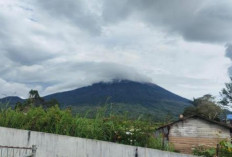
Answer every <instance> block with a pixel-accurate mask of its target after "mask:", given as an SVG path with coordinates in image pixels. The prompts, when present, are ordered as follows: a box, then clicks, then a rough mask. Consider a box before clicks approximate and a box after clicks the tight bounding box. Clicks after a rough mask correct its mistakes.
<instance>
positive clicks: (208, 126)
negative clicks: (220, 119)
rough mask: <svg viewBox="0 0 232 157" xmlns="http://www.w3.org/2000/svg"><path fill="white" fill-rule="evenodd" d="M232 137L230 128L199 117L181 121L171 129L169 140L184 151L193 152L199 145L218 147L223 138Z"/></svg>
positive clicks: (177, 148) (176, 147)
mask: <svg viewBox="0 0 232 157" xmlns="http://www.w3.org/2000/svg"><path fill="white" fill-rule="evenodd" d="M230 138H231V137H230V129H229V128H226V127H223V126H220V125H217V124H213V123H210V122H208V121H205V120H203V119H198V118H189V119H186V120H184V121H180V122H178V123H176V124H174V125H172V126H171V127H170V130H169V141H170V142H171V143H173V144H174V147H175V149H176V150H179V151H180V152H183V153H191V152H192V151H193V148H195V147H197V146H199V145H203V146H206V147H216V146H217V144H218V143H219V142H220V141H221V140H223V139H230Z"/></svg>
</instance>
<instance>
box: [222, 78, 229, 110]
mask: <svg viewBox="0 0 232 157" xmlns="http://www.w3.org/2000/svg"><path fill="white" fill-rule="evenodd" d="M220 95H221V98H222V99H221V101H220V103H221V104H222V105H224V106H227V105H228V104H230V103H232V77H230V82H229V83H225V88H223V89H222V91H221V92H220Z"/></svg>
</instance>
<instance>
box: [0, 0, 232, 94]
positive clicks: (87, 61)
mask: <svg viewBox="0 0 232 157" xmlns="http://www.w3.org/2000/svg"><path fill="white" fill-rule="evenodd" d="M180 4H181V5H180ZM216 4H218V5H216ZM231 7H232V4H231V2H230V1H228V0H226V1H224V2H221V1H218V0H217V1H214V2H212V1H207V0H204V1H200V0H199V1H198V0H197V1H194V2H189V1H183V0H178V1H175V2H174V1H173V2H170V1H169V2H167V1H166V0H164V1H161V0H155V1H150V0H145V1H141V0H136V1H133V2H132V1H130V0H129V1H114V0H113V1H105V0H94V1H83V0H78V1H74V0H68V1H60V0H59V1H44V0H41V1H37V0H33V1H28V0H23V1H19V0H10V1H3V0H0V25H1V29H0V82H1V84H2V86H0V95H2V94H6V95H19V96H23V97H26V96H27V92H28V91H29V90H30V89H31V88H37V89H39V90H40V93H41V94H42V95H45V94H50V93H53V92H59V91H63V90H69V89H74V88H78V87H82V86H85V85H89V84H91V83H94V82H98V81H109V80H112V79H132V80H135V81H151V82H153V83H156V84H158V85H161V86H162V87H165V88H166V89H168V90H171V91H173V92H175V93H177V94H179V95H181V96H185V97H187V98H192V97H198V96H201V95H203V94H206V93H212V94H215V95H216V94H218V92H219V91H220V89H221V88H222V87H223V85H224V82H226V81H228V76H227V69H228V68H229V67H230V64H231V63H230V60H229V59H228V58H226V57H225V56H224V55H225V54H224V51H225V47H224V45H225V43H229V40H231V36H232V31H231V29H230V26H231V24H232V19H231V17H232V14H231V12H230V9H231ZM221 9H223V10H225V11H224V12H221V11H220V10H221ZM227 56H228V54H227ZM3 85H4V86H3ZM14 92H17V93H15V94H14ZM19 92H20V93H19ZM0 97H2V96H0Z"/></svg>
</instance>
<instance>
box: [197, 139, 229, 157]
mask: <svg viewBox="0 0 232 157" xmlns="http://www.w3.org/2000/svg"><path fill="white" fill-rule="evenodd" d="M217 149H218V150H217ZM217 151H218V156H220V157H231V156H232V144H231V142H230V141H229V140H222V141H221V142H219V144H218V147H217V148H213V147H205V146H198V147H196V148H194V149H193V154H194V155H198V156H203V157H214V156H216V152H217Z"/></svg>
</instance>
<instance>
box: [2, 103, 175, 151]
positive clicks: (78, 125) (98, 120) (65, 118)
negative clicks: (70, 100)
mask: <svg viewBox="0 0 232 157" xmlns="http://www.w3.org/2000/svg"><path fill="white" fill-rule="evenodd" d="M0 126H3V127H11V128H18V129H26V130H33V131H41V132H48V133H55V134H62V135H69V136H76V137H83V138H90V139H97V140H104V141H111V142H117V143H123V144H130V145H135V146H142V147H149V148H157V149H160V148H161V147H160V145H161V139H159V138H157V139H156V138H154V137H153V135H152V134H153V133H154V130H155V128H156V127H155V126H156V124H154V123H153V122H151V121H142V120H141V119H136V120H131V119H129V118H128V117H127V116H126V115H121V116H116V115H113V114H108V116H106V107H102V108H99V109H98V111H97V114H96V115H95V117H93V118H87V117H85V116H80V115H75V116H74V115H72V112H71V110H70V109H65V110H62V109H60V108H59V107H58V106H57V105H56V106H52V107H50V108H43V107H42V106H40V107H35V106H31V107H29V108H28V109H27V110H26V111H25V110H23V111H22V110H20V109H19V108H16V109H15V110H13V109H11V108H8V109H3V110H1V112H0ZM163 149H164V150H173V149H172V147H171V146H170V145H168V144H167V145H165V146H164V147H163Z"/></svg>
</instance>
